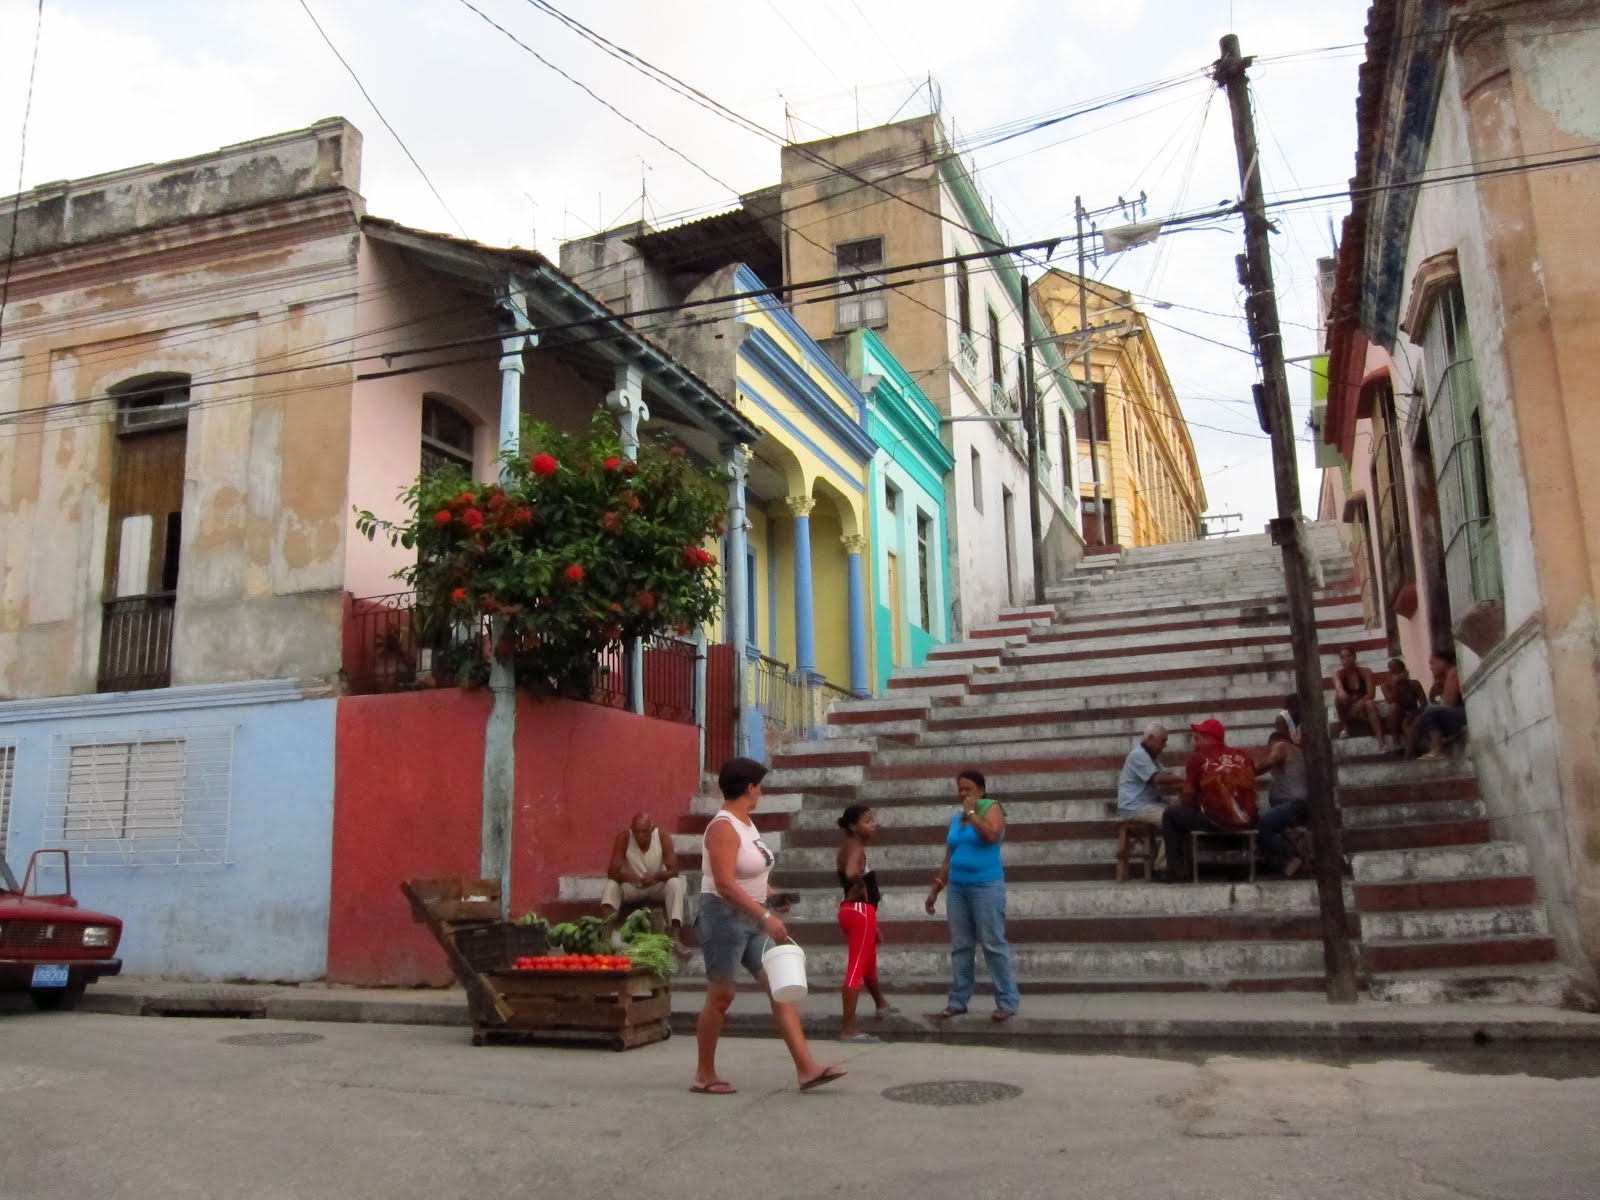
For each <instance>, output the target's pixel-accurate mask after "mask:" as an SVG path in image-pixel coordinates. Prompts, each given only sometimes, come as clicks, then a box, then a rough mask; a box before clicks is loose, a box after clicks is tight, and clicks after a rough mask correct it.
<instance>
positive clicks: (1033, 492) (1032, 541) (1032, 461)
mask: <svg viewBox="0 0 1600 1200" xmlns="http://www.w3.org/2000/svg"><path fill="white" fill-rule="evenodd" d="M1029 286H1030V285H1029V283H1028V277H1027V276H1026V275H1024V276H1023V277H1022V379H1021V380H1020V381H1019V382H1020V383H1021V384H1022V432H1023V433H1024V435H1026V439H1025V440H1026V442H1027V447H1028V535H1029V536H1028V541H1029V545H1030V550H1031V552H1032V555H1033V602H1034V603H1035V604H1043V603H1044V531H1043V530H1042V529H1040V528H1039V410H1038V401H1037V399H1036V398H1035V397H1034V391H1033V293H1032V292H1030V291H1029V290H1028V289H1029Z"/></svg>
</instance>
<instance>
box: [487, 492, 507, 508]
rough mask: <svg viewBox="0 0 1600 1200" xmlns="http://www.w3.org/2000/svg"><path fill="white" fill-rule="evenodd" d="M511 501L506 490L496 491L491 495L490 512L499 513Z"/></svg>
mask: <svg viewBox="0 0 1600 1200" xmlns="http://www.w3.org/2000/svg"><path fill="white" fill-rule="evenodd" d="M509 503H511V502H510V501H509V500H508V499H506V494H505V493H504V492H496V493H494V495H492V496H490V497H489V503H488V508H489V511H490V512H492V513H497V512H499V511H500V510H501V509H502V508H504V507H505V506H506V505H507V504H509Z"/></svg>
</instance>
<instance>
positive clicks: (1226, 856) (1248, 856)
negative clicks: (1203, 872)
mask: <svg viewBox="0 0 1600 1200" xmlns="http://www.w3.org/2000/svg"><path fill="white" fill-rule="evenodd" d="M1201 838H1214V839H1217V840H1219V841H1221V840H1224V839H1226V840H1232V841H1242V842H1243V843H1244V850H1243V853H1244V860H1245V862H1246V863H1248V864H1249V867H1250V882H1251V883H1254V882H1255V881H1256V831H1255V830H1254V829H1229V830H1227V831H1225V832H1221V833H1219V832H1217V831H1216V830H1211V829H1191V830H1190V831H1189V862H1190V863H1191V864H1192V866H1193V870H1194V881H1195V882H1196V883H1199V882H1200V839H1201ZM1239 853H1240V851H1238V850H1230V849H1228V848H1227V847H1226V846H1224V847H1223V848H1222V849H1221V850H1220V851H1218V852H1217V856H1216V857H1214V858H1213V859H1212V861H1213V862H1222V863H1226V862H1228V861H1230V856H1233V855H1237V854H1239ZM1233 861H1237V860H1236V859H1234V860H1233Z"/></svg>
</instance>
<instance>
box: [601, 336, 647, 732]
mask: <svg viewBox="0 0 1600 1200" xmlns="http://www.w3.org/2000/svg"><path fill="white" fill-rule="evenodd" d="M615 382H616V387H615V388H614V389H613V390H611V391H609V392H607V393H606V407H607V408H609V409H610V410H611V411H612V412H613V413H615V414H616V416H617V431H618V433H619V434H620V436H621V440H622V456H623V457H624V458H627V459H630V460H632V459H637V458H638V457H639V425H640V423H641V422H643V421H648V420H649V419H650V409H649V407H648V406H647V405H646V404H645V402H644V379H643V376H642V375H641V374H640V373H639V368H638V367H618V368H617V369H616V375H615ZM626 660H627V664H628V711H629V712H636V713H642V712H644V643H643V642H642V641H639V640H638V639H635V640H634V642H633V644H632V645H630V646H629V647H628V653H627V655H626Z"/></svg>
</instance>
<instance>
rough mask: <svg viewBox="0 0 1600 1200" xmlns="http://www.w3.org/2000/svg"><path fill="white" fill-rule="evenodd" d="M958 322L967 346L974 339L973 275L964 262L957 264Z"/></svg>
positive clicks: (962, 339)
mask: <svg viewBox="0 0 1600 1200" xmlns="http://www.w3.org/2000/svg"><path fill="white" fill-rule="evenodd" d="M956 322H957V324H958V325H959V327H960V329H961V345H962V347H963V348H965V347H966V346H967V345H968V344H969V343H971V341H972V277H971V275H970V274H969V273H968V271H967V264H966V263H964V262H958V263H957V264H956Z"/></svg>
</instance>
